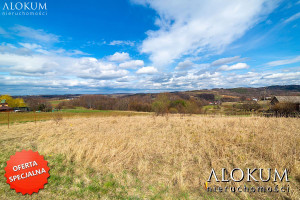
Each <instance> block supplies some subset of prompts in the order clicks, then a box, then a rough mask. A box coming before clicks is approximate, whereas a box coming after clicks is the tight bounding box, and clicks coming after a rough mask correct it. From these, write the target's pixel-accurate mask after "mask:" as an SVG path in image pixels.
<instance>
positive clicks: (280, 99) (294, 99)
mask: <svg viewBox="0 0 300 200" xmlns="http://www.w3.org/2000/svg"><path fill="white" fill-rule="evenodd" d="M270 103H271V105H276V104H277V103H293V104H296V105H297V107H298V110H300V96H274V97H273V98H272V100H271V102H270Z"/></svg>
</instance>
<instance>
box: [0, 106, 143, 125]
mask: <svg viewBox="0 0 300 200" xmlns="http://www.w3.org/2000/svg"><path fill="white" fill-rule="evenodd" d="M146 114H147V113H142V112H132V111H116V110H89V109H84V108H76V109H62V110H60V111H55V112H36V113H34V112H17V113H14V112H11V113H9V116H8V114H7V113H5V112H2V113H1V112H0V126H1V125H7V123H8V117H9V122H10V124H15V123H26V122H35V121H46V120H53V119H55V118H57V117H62V118H65V119H66V118H76V117H101V116H102V117H105V116H128V115H129V116H131V115H132V116H133V115H146Z"/></svg>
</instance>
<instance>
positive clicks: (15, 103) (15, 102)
mask: <svg viewBox="0 0 300 200" xmlns="http://www.w3.org/2000/svg"><path fill="white" fill-rule="evenodd" d="M4 99H5V101H6V103H7V104H8V106H9V107H25V106H26V104H25V102H24V100H23V99H22V98H16V99H14V98H12V97H11V96H10V95H2V96H0V100H4Z"/></svg>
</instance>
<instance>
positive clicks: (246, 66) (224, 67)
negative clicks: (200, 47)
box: [218, 63, 249, 71]
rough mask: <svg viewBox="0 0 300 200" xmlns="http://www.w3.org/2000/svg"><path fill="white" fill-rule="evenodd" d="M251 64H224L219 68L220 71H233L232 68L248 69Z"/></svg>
mask: <svg viewBox="0 0 300 200" xmlns="http://www.w3.org/2000/svg"><path fill="white" fill-rule="evenodd" d="M248 68H249V65H247V64H246V63H237V64H235V65H231V66H228V65H222V66H221V67H219V68H218V70H220V71H231V70H238V69H248Z"/></svg>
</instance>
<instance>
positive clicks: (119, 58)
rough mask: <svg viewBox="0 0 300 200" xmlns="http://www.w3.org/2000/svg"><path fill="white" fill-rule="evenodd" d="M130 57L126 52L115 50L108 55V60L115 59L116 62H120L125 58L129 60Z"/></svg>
mask: <svg viewBox="0 0 300 200" xmlns="http://www.w3.org/2000/svg"><path fill="white" fill-rule="evenodd" d="M129 59H130V56H129V54H128V53H125V52H122V53H120V52H116V53H115V54H114V55H111V56H109V57H108V60H110V61H117V62H122V61H125V60H129Z"/></svg>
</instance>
